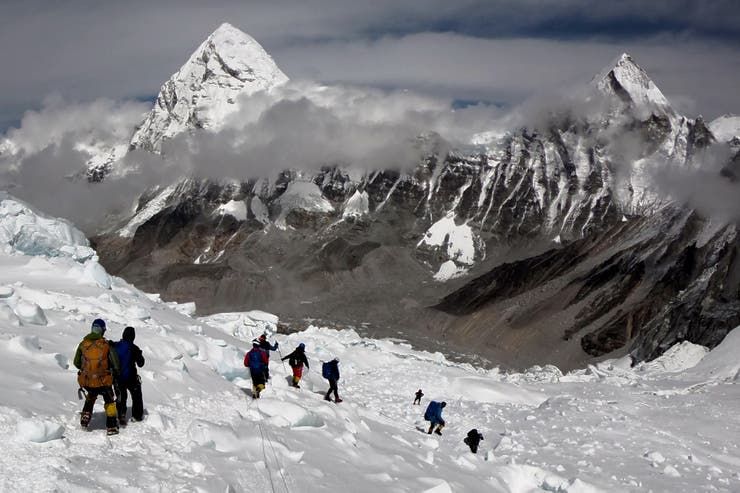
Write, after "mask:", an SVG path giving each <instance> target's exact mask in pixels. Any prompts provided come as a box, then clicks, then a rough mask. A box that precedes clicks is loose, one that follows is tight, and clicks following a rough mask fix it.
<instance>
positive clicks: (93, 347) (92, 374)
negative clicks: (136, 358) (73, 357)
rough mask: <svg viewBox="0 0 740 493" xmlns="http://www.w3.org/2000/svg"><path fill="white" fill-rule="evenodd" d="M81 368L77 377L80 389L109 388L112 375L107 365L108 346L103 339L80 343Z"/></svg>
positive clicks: (111, 382)
mask: <svg viewBox="0 0 740 493" xmlns="http://www.w3.org/2000/svg"><path fill="white" fill-rule="evenodd" d="M80 348H81V350H82V368H80V372H79V374H78V375H77V383H79V384H80V387H93V388H96V387H110V386H111V385H113V374H112V373H111V371H110V367H109V364H108V355H109V353H110V345H109V344H108V341H106V340H105V339H103V338H102V337H101V338H100V339H85V340H83V341H82V342H81V343H80Z"/></svg>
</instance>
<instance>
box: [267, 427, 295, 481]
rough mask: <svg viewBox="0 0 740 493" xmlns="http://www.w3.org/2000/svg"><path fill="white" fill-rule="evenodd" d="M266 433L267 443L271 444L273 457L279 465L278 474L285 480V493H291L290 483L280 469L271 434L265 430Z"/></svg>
mask: <svg viewBox="0 0 740 493" xmlns="http://www.w3.org/2000/svg"><path fill="white" fill-rule="evenodd" d="M265 431H266V435H267V442H268V443H269V444H270V449H272V455H273V456H274V457H275V462H276V463H277V465H278V472H279V473H280V477H281V478H282V480H283V485H285V491H288V492H289V491H290V488H288V482H287V481H286V480H285V476H284V475H283V468H282V467H280V459H279V458H278V455H277V452H275V447H274V445H273V443H272V439H271V438H270V432H269V431H267V430H265Z"/></svg>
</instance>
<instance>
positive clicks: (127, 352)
mask: <svg viewBox="0 0 740 493" xmlns="http://www.w3.org/2000/svg"><path fill="white" fill-rule="evenodd" d="M113 347H114V348H115V349H116V353H117V354H118V360H119V361H120V362H121V373H120V375H119V376H118V379H119V380H121V381H122V382H127V381H129V380H130V379H131V378H132V377H133V376H134V375H133V371H132V370H134V354H133V351H132V350H131V343H130V342H129V341H125V340H123V341H118V342H116V343H114V345H113Z"/></svg>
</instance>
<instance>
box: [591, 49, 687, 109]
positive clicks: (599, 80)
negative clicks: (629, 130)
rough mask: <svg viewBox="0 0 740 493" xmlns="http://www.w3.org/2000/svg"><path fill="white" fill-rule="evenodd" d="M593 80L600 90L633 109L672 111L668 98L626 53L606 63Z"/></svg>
mask: <svg viewBox="0 0 740 493" xmlns="http://www.w3.org/2000/svg"><path fill="white" fill-rule="evenodd" d="M594 82H595V84H596V87H597V88H598V89H599V90H600V91H602V92H604V93H605V94H610V95H614V96H616V97H617V98H619V99H620V100H622V101H623V102H624V103H626V104H628V105H632V106H633V107H634V108H635V109H638V110H647V111H652V110H660V111H664V112H670V113H673V109H672V108H671V104H670V103H669V102H668V99H666V97H665V96H664V95H663V93H662V92H660V89H658V86H656V85H655V83H654V82H653V81H652V80H651V79H650V77H649V76H648V74H647V72H645V71H644V70H643V69H642V67H640V66H639V65H637V63H635V61H634V59H633V58H632V56H630V55H629V54H627V53H622V54H621V55H620V56H619V57H618V58H617V59H616V60H615V61H614V62H612V63H611V64H609V65H607V67H606V68H605V69H604V70H602V71H601V73H600V74H599V75H597V76H596V77H595V78H594Z"/></svg>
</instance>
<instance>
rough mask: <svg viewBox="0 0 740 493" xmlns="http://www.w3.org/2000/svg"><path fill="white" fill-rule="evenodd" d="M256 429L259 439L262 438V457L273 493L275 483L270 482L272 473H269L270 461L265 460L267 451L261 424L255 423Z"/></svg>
mask: <svg viewBox="0 0 740 493" xmlns="http://www.w3.org/2000/svg"><path fill="white" fill-rule="evenodd" d="M257 429H259V430H260V437H262V457H263V458H264V459H265V469H267V477H268V478H269V479H270V488H272V493H275V482H274V481H273V480H272V471H270V461H269V460H268V459H267V450H266V449H265V435H264V434H263V433H262V424H260V423H259V422H258V423H257Z"/></svg>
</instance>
